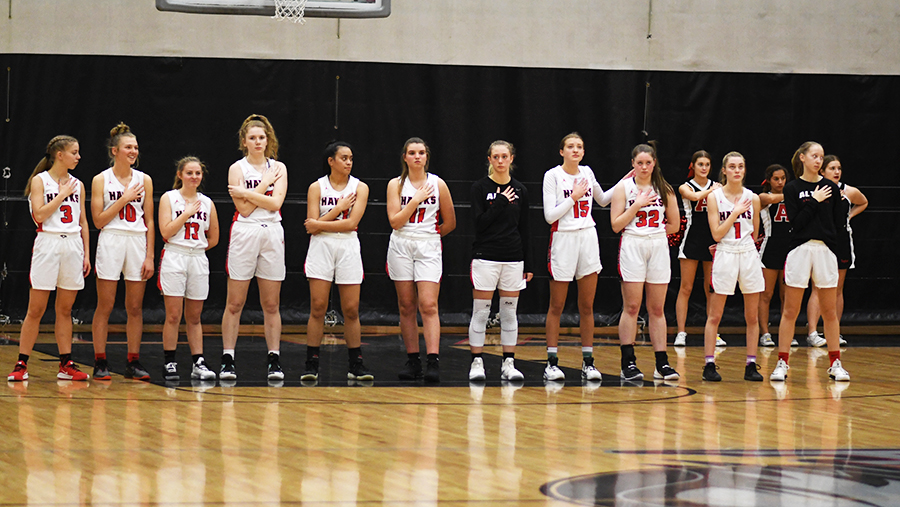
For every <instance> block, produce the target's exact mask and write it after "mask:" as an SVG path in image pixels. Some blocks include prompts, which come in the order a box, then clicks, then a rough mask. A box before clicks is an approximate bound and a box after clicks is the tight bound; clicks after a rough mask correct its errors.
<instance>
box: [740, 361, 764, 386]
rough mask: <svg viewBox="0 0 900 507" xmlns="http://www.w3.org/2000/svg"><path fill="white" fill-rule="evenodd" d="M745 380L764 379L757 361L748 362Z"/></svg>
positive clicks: (756, 380)
mask: <svg viewBox="0 0 900 507" xmlns="http://www.w3.org/2000/svg"><path fill="white" fill-rule="evenodd" d="M744 380H749V381H750V382H762V381H763V376H762V375H760V374H759V365H758V364H756V362H755V361H754V362H752V363H747V366H746V367H744Z"/></svg>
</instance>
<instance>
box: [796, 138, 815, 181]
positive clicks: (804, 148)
mask: <svg viewBox="0 0 900 507" xmlns="http://www.w3.org/2000/svg"><path fill="white" fill-rule="evenodd" d="M813 146H821V144H819V143H817V142H815V141H806V142H805V143H803V144H801V145H800V147H799V148H797V151H795V152H794V156H793V157H791V168H793V169H794V176H796V177H798V178H799V177H801V176H803V162H802V161H801V160H800V155H806V152H808V151H809V149H810V148H812V147H813Z"/></svg>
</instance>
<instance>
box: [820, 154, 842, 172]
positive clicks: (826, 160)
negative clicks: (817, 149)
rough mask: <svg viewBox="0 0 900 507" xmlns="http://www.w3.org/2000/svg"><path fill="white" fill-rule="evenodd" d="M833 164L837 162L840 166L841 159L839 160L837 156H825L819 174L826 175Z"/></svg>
mask: <svg viewBox="0 0 900 507" xmlns="http://www.w3.org/2000/svg"><path fill="white" fill-rule="evenodd" d="M832 162H837V163H838V164H840V163H841V159H840V158H838V156H837V155H825V158H823V159H822V167H820V168H819V174H822V173H824V172H825V168H826V167H828V164H830V163H832Z"/></svg>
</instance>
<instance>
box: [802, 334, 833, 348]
mask: <svg viewBox="0 0 900 507" xmlns="http://www.w3.org/2000/svg"><path fill="white" fill-rule="evenodd" d="M826 343H828V342H826V341H825V337H824V336H821V335H819V333H818V331H813V332H812V333H809V334H808V335H807V336H806V344H807V345H809V346H810V347H823V346H825V344H826Z"/></svg>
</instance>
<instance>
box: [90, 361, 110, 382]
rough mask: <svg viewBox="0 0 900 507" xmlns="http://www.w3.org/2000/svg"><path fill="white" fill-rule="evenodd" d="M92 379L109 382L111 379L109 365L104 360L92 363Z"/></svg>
mask: <svg viewBox="0 0 900 507" xmlns="http://www.w3.org/2000/svg"><path fill="white" fill-rule="evenodd" d="M92 377H93V378H94V380H109V379H111V378H112V377H110V375H109V363H108V362H107V361H106V359H97V360H96V361H94V374H93V375H92Z"/></svg>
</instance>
